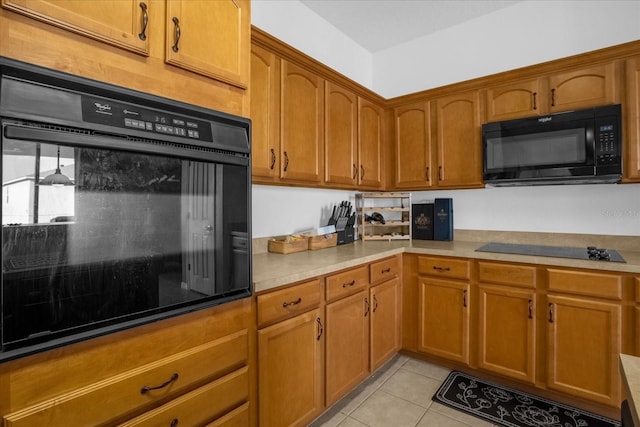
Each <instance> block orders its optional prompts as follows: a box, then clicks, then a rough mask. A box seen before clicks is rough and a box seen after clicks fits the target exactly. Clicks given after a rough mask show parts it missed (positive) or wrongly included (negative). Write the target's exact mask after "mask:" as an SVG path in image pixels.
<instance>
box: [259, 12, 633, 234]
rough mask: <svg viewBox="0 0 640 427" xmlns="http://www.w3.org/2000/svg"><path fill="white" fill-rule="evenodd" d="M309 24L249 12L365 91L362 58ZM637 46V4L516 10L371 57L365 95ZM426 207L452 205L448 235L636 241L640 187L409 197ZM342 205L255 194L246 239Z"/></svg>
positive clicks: (288, 229) (291, 227)
mask: <svg viewBox="0 0 640 427" xmlns="http://www.w3.org/2000/svg"><path fill="white" fill-rule="evenodd" d="M313 15H314V14H313V12H311V11H310V9H308V8H306V7H305V6H303V5H302V4H301V3H299V2H297V1H296V0H289V1H280V0H277V1H275V0H254V2H253V3H252V22H253V24H254V25H256V26H258V27H259V28H261V29H264V30H265V31H267V32H269V33H270V34H273V35H274V36H276V37H278V38H279V39H281V40H283V41H284V42H285V43H288V44H290V45H292V46H293V47H295V48H297V49H299V50H302V51H303V52H305V53H307V54H308V55H310V56H312V57H314V58H316V59H318V60H320V61H321V62H323V63H325V64H327V65H329V66H330V67H332V68H334V69H335V70H337V71H338V72H340V73H342V74H345V75H346V76H348V77H350V78H352V79H353V80H355V81H358V82H359V83H361V84H363V85H364V86H369V85H370V81H369V80H368V75H367V72H363V71H359V70H360V68H361V67H362V65H363V63H364V64H366V63H367V62H366V61H364V62H363V59H362V58H363V57H366V56H367V55H366V54H361V55H358V54H357V52H358V48H357V45H356V46H355V47H354V46H353V44H349V43H343V41H344V37H345V36H344V34H342V33H341V32H339V31H338V30H336V29H335V28H333V27H331V26H330V25H329V24H328V23H327V22H326V21H324V20H322V19H320V18H317V16H316V17H315V18H314V16H313ZM638 39H640V1H638V0H633V1H566V0H556V1H541V0H533V1H525V2H522V3H518V4H516V5H514V6H512V7H510V8H507V9H502V10H499V11H497V12H495V13H493V14H491V15H487V16H485V17H482V18H478V19H476V20H473V21H470V22H468V23H465V24H462V25H459V26H457V27H455V28H454V29H449V30H446V31H442V32H440V33H436V34H433V35H431V36H428V37H425V38H421V39H418V40H415V41H413V42H409V43H406V44H404V45H402V46H398V47H397V48H395V49H389V50H386V51H383V52H379V53H378V54H376V55H374V56H373V62H372V64H373V65H372V66H371V75H372V76H373V90H374V91H376V92H378V93H380V94H381V95H383V96H385V97H393V96H399V95H401V94H404V93H407V92H413V91H419V90H424V89H428V88H432V87H437V86H441V85H443V84H447V83H454V82H457V81H462V80H466V79H470V78H474V77H479V76H483V75H487V74H492V73H495V72H500V71H506V70H510V69H513V68H517V67H521V66H526V65H531V64H535V63H539V62H544V61H548V60H553V59H557V58H561V57H564V56H569V55H574V54H577V53H581V52H587V51H591V50H595V49H599V48H602V47H607V46H612V45H616V44H620V43H624V42H628V41H633V40H638ZM343 47H344V49H343ZM344 52H346V53H344ZM359 74H361V76H358V75H359ZM360 79H362V80H360ZM435 197H452V198H453V200H454V212H455V213H454V227H455V228H458V229H477V230H512V231H540V232H566V233H584V234H611V235H634V236H640V184H628V185H583V186H575V185H570V186H543V187H516V188H487V189H482V190H455V191H446V192H445V191H437V192H415V193H413V202H414V203H415V202H416V201H421V200H427V199H430V200H432V199H433V198H435ZM348 199H351V200H353V199H354V196H353V193H349V192H345V191H332V190H311V189H293V188H288V187H270V186H255V187H254V190H253V233H254V237H265V236H273V235H278V234H287V233H292V232H295V231H300V230H303V229H305V228H309V226H311V227H315V226H319V225H323V224H322V222H323V220H324V218H323V214H324V212H326V209H327V206H329V205H331V204H339V203H340V201H342V200H348Z"/></svg>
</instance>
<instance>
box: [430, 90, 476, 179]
mask: <svg viewBox="0 0 640 427" xmlns="http://www.w3.org/2000/svg"><path fill="white" fill-rule="evenodd" d="M435 105H436V107H435V108H436V116H437V122H436V123H437V124H436V135H437V137H436V146H437V152H438V170H437V177H438V186H439V187H455V188H460V187H480V186H482V185H483V184H482V140H481V134H482V132H481V124H480V94H479V92H478V91H472V92H466V93H461V94H456V95H451V96H447V97H443V98H438V99H437V100H436V101H435Z"/></svg>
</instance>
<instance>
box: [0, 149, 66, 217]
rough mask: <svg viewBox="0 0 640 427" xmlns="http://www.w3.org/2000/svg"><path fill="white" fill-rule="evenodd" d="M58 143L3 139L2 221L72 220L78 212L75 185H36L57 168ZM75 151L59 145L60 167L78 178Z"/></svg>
mask: <svg viewBox="0 0 640 427" xmlns="http://www.w3.org/2000/svg"><path fill="white" fill-rule="evenodd" d="M57 150H58V146H57V145H52V144H38V143H34V142H25V141H12V140H7V141H4V144H3V154H2V224H35V223H47V222H52V221H61V220H69V219H71V218H73V216H74V215H75V187H73V186H66V187H53V186H44V185H42V186H41V185H37V183H38V182H39V181H40V180H41V179H42V178H43V177H45V176H47V175H50V174H52V173H54V172H55V171H56V168H57V165H58V159H57ZM75 163H76V162H75V150H74V149H73V148H72V147H65V146H61V147H60V170H61V172H62V173H63V174H65V175H67V176H68V177H70V178H71V179H74V177H75Z"/></svg>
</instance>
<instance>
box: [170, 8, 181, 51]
mask: <svg viewBox="0 0 640 427" xmlns="http://www.w3.org/2000/svg"><path fill="white" fill-rule="evenodd" d="M172 21H173V26H174V28H175V40H176V41H175V43H174V44H173V46H171V50H173V51H174V52H177V51H179V50H180V48H179V47H178V43H180V35H181V34H180V20H179V19H178V18H177V17H175V16H174V17H173V19H172Z"/></svg>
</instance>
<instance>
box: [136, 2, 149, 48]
mask: <svg viewBox="0 0 640 427" xmlns="http://www.w3.org/2000/svg"><path fill="white" fill-rule="evenodd" d="M140 9H142V30H141V31H140V34H138V38H139V39H140V40H142V41H144V40H146V39H147V25H149V12H147V4H146V3H144V2H140Z"/></svg>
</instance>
